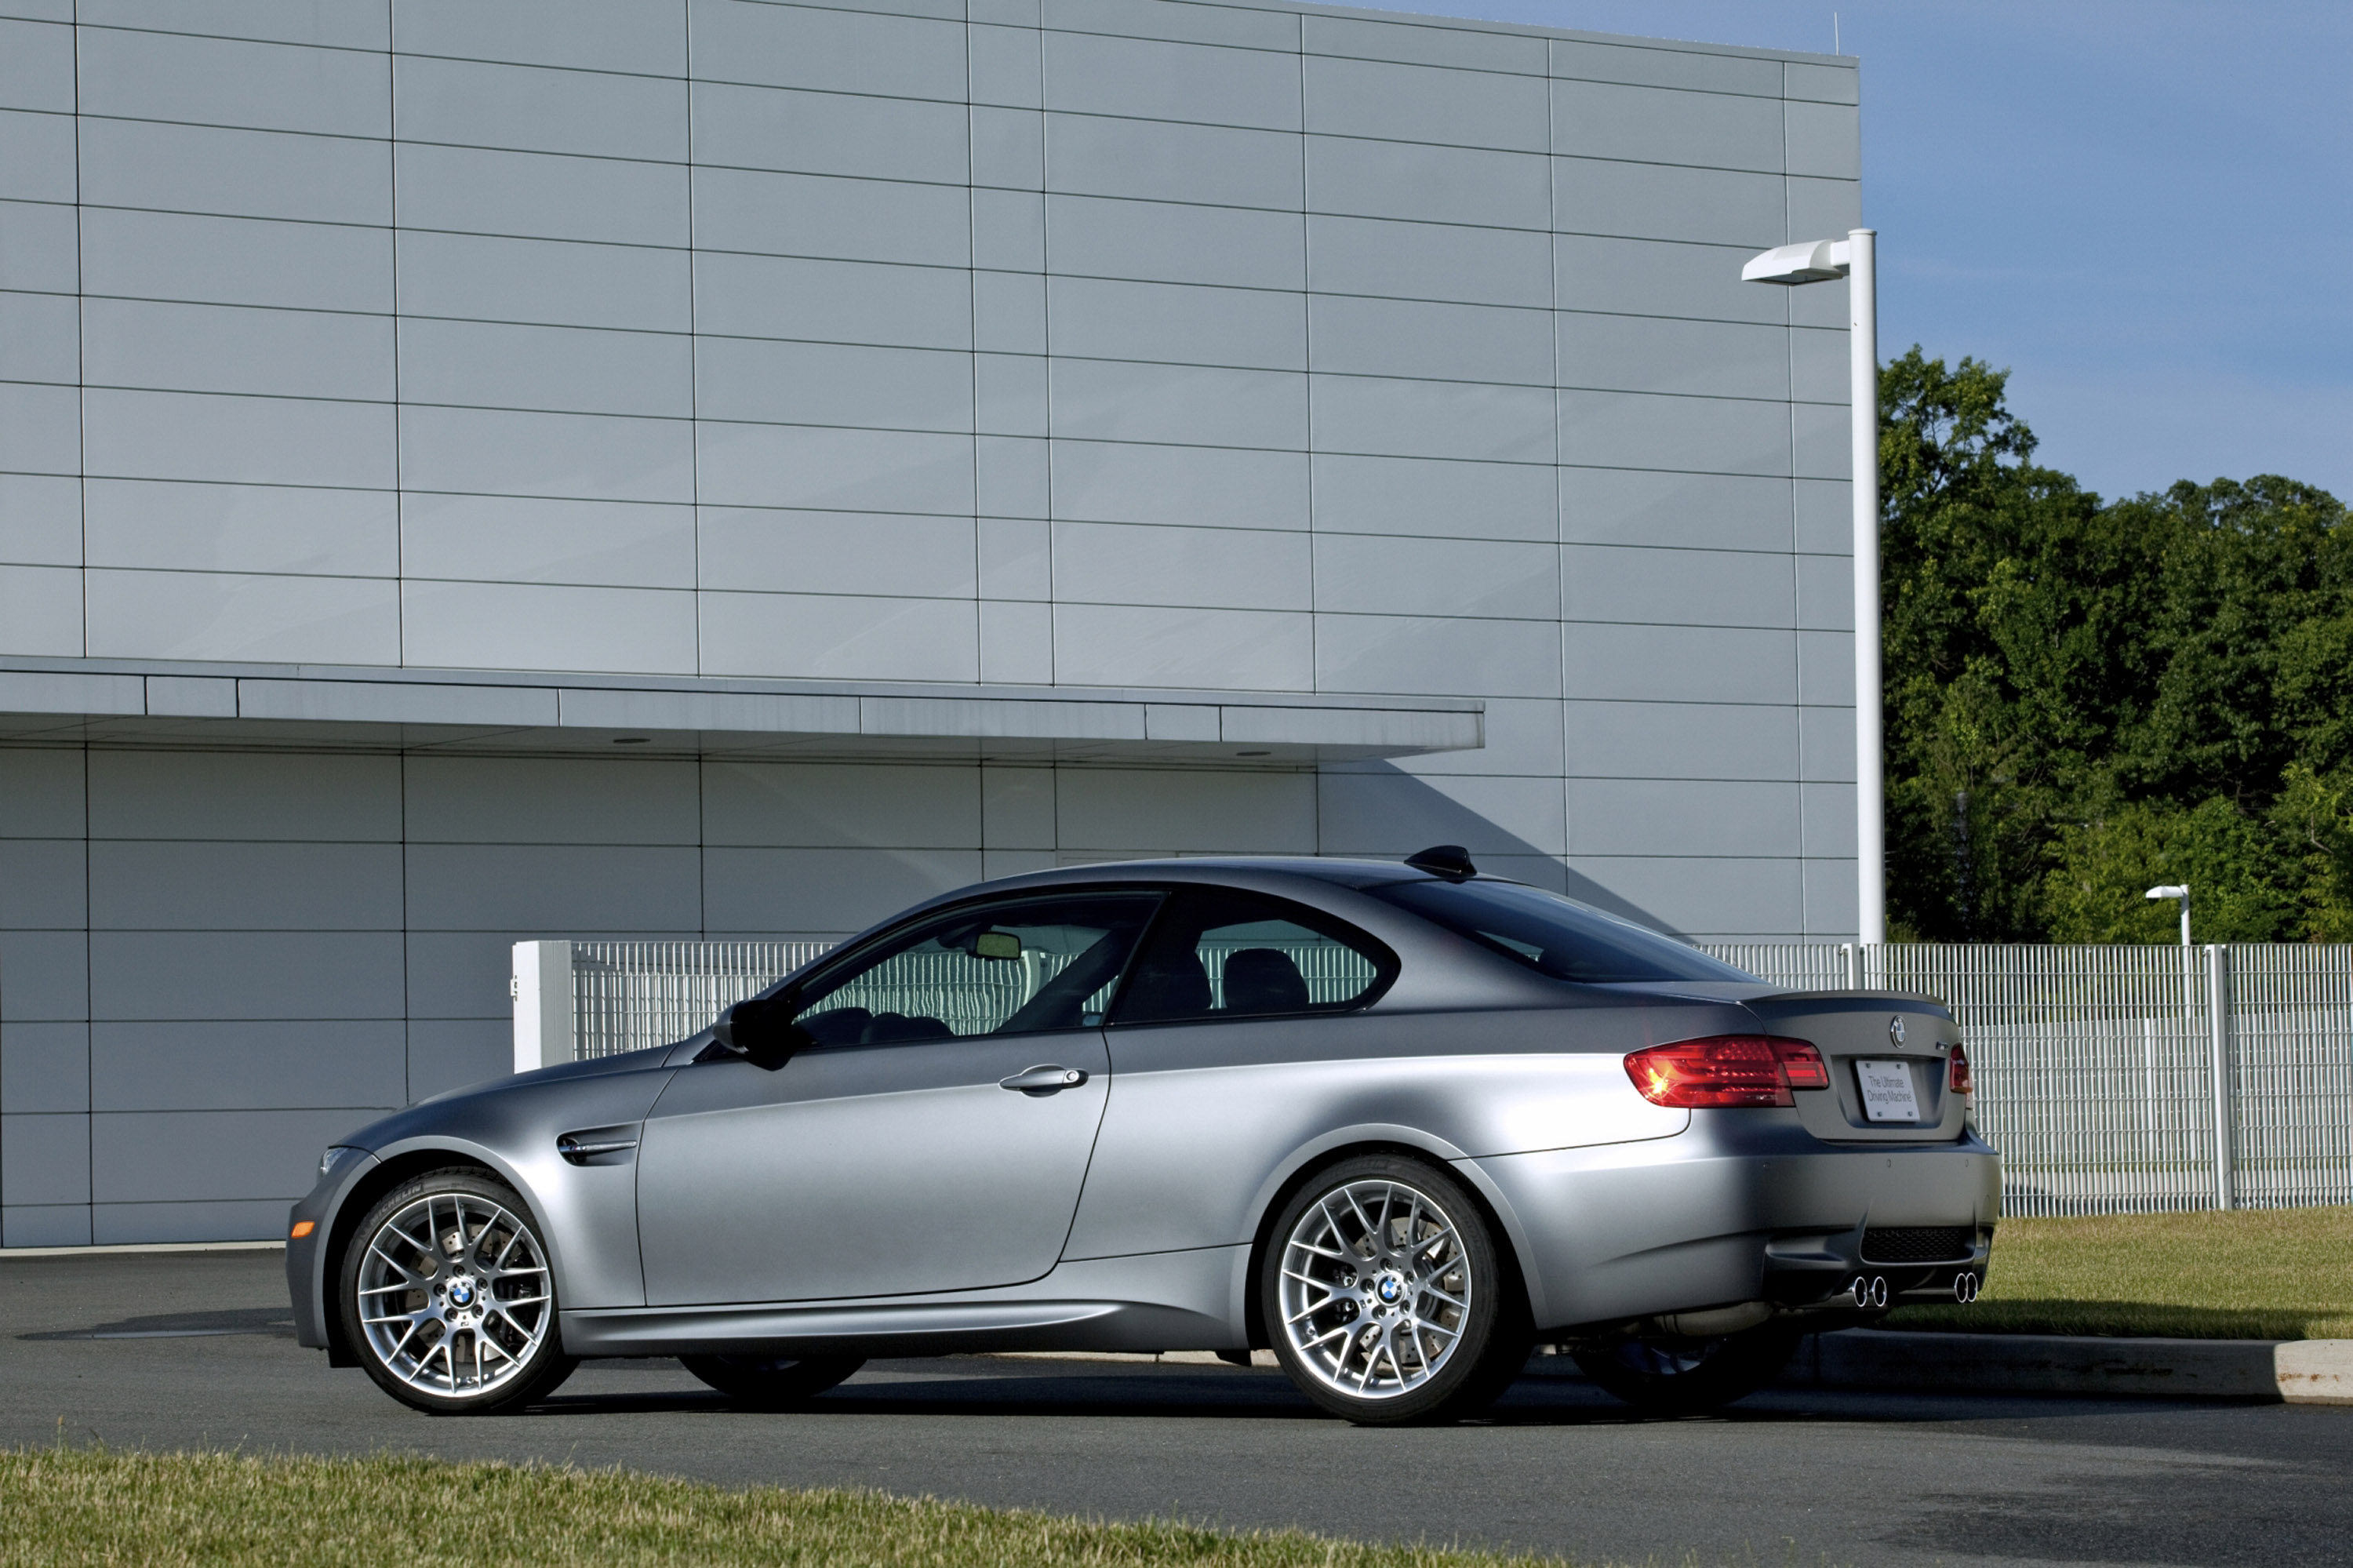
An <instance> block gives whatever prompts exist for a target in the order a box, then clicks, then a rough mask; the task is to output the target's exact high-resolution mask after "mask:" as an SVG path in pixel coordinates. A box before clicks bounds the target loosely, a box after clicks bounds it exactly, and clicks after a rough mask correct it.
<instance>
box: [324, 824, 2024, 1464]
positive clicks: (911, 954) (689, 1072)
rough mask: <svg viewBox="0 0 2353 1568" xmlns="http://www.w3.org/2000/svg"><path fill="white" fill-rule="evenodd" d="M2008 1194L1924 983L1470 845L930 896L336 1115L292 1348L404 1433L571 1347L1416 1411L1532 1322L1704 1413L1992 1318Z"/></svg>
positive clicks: (1067, 878)
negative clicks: (1055, 1354)
mask: <svg viewBox="0 0 2353 1568" xmlns="http://www.w3.org/2000/svg"><path fill="white" fill-rule="evenodd" d="M1904 1091H1908V1093H1909V1097H1908V1098H1906V1097H1905V1093H1904ZM1891 1107H1894V1108H1893V1109H1891ZM343 1150H355V1151H356V1152H352V1153H346V1152H343ZM1999 1191H2000V1176H1999V1169H1998V1161H1997V1158H1996V1156H1995V1154H1994V1152H1993V1150H1991V1149H1989V1147H1988V1146H1987V1145H1986V1144H1985V1143H1984V1142H1983V1141H1982V1140H1981V1139H1978V1136H1977V1134H1976V1131H1975V1129H1974V1128H1973V1127H1972V1126H1971V1120H1970V1109H1969V1103H1968V1064H1967V1058H1966V1056H1965V1054H1963V1052H1962V1049H1961V1046H1960V1042H1959V1037H1958V1034H1957V1032H1956V1030H1955V1028H1954V1025H1953V1022H1952V1019H1951V1017H1950V1015H1949V1014H1948V1013H1947V1012H1946V1011H1945V1009H1944V1008H1943V1007H1941V1006H1940V1005H1938V1004H1937V1003H1936V1002H1934V1001H1930V1000H1927V999H1926V998H1921V997H1914V996H1904V995H1897V994H1894V993H1885V992H1869V991H1820V992H1796V993H1792V992H1777V991H1775V990H1774V988H1772V987H1771V986H1769V985H1767V984H1765V983H1764V982H1762V981H1760V980H1757V979H1756V978H1755V977H1753V976H1750V975H1746V974H1744V973H1742V972H1741V971H1739V970H1737V969H1731V968H1729V967H1727V966H1725V965H1723V964H1720V963H1717V962H1715V960H1714V959H1709V958H1707V957H1705V956H1704V955H1703V954H1701V953H1700V952H1698V951H1697V950H1696V949H1694V948H1690V947H1688V946H1685V945H1684V944H1682V943H1680V942H1676V941H1673V940H1672V939H1670V938H1664V937H1662V936H1659V935H1658V934H1656V933H1654V932H1651V931H1649V930H1646V929H1644V928H1642V927H1639V926H1636V925H1633V924H1631V923H1630V922H1627V921H1624V920H1620V919H1618V918H1616V917H1614V916H1609V915H1606V914H1604V913H1602V912H1600V911H1599V910H1595V909H1592V908H1590V907H1588V906H1584V905H1580V904H1577V903H1574V902H1572V901H1570V900H1567V899H1565V898H1561V897H1558V896H1556V895H1552V894H1548V893H1544V892H1541V891H1539V890H1537V889H1535V888H1531V887H1526V886H1523V885H1518V884H1514V883H1510V882H1505V881H1502V880H1499V879H1496V878H1493V877H1487V876H1482V875H1479V874H1476V873H1475V871H1474V870H1473V868H1472V866H1471V864H1470V862H1469V859H1468V857H1467V856H1466V855H1464V854H1463V853H1462V852H1461V850H1459V849H1455V848H1451V847H1448V848H1443V849H1440V850H1435V851H1427V852H1424V853H1423V854H1421V855H1418V856H1416V857H1414V859H1413V860H1412V861H1410V862H1409V863H1405V864H1402V865H1400V864H1396V863H1388V862H1373V861H1341V860H1329V861H1327V860H1277V859H1237V860H1221V861H1208V860H1198V861H1180V862H1157V863H1129V864H1121V865H1108V866H1088V867H1082V868H1071V869H1068V870H1062V871H1055V872H1044V873H1037V874H1030V875H1027V876H1020V877H1014V878H1010V879H1008V880H1005V881H1002V882H997V883H991V884H986V885H981V886H978V887H974V888H968V889H965V890H963V891H961V892H958V893H955V894H950V895H944V896H943V897H941V898H937V899H934V900H932V901H930V902H929V903H927V904H924V905H922V906H917V907H916V908H915V909H913V910H911V911H909V912H908V913H907V914H905V915H903V916H898V917H896V918H894V919H892V920H891V921H888V922H886V923H884V924H883V925H882V926H881V927H876V928H875V929H874V930H873V931H871V932H869V933H867V934H866V935H864V936H861V937H859V938H853V939H852V940H850V941H849V942H847V943H845V944H843V945H842V946H841V947H840V948H837V949H836V950H835V951H834V952H832V953H830V954H828V956H827V957H825V958H824V959H819V960H818V962H816V963H814V964H812V965H810V966H809V967H808V968H807V969H804V970H802V971H801V972H799V973H797V974H795V975H792V976H789V977H787V978H786V980H782V981H780V982H778V983H777V984H776V985H775V986H772V987H770V988H769V989H768V990H767V991H764V992H763V993H761V995H759V996H758V997H755V998H752V999H749V1000H747V1001H744V1002H740V1003H738V1004H737V1005H736V1006H734V1007H733V1008H732V1009H730V1010H729V1011H728V1012H726V1013H725V1014H724V1015H723V1016H722V1017H721V1018H720V1019H719V1020H717V1021H715V1022H714V1023H713V1024H712V1027H711V1028H710V1029H709V1030H706V1031H705V1032H703V1033H701V1034H698V1035H696V1036H695V1037H694V1038H692V1039H690V1040H687V1041H683V1042H681V1043H680V1044H677V1045H673V1046H666V1047H662V1048H659V1049H656V1050H652V1051H640V1052H635V1053H631V1054H627V1055H620V1056H613V1057H608V1058H604V1059H600V1060H595V1061H587V1062H580V1063H575V1064H571V1065H565V1066H561V1067H554V1068H549V1069H546V1070H543V1071H541V1072H537V1073H530V1074H524V1075H520V1076H518V1077H515V1078H513V1079H510V1080H505V1081H501V1082H499V1083H496V1084H491V1085H487V1086H478V1087H476V1088H473V1089H470V1090H463V1091H459V1092H457V1093H455V1094H451V1095H446V1096H443V1097H439V1098H438V1099H436V1100H431V1101H427V1102H425V1103H424V1104H421V1105H417V1106H413V1107H409V1108H408V1109H406V1110H405V1111H402V1112H400V1113H398V1114H396V1115H395V1116H392V1117H388V1118H385V1119H383V1120H381V1121H379V1122H376V1123H375V1124H373V1125H372V1126H370V1127H367V1128H362V1129H360V1130H359V1131H358V1132H356V1133H354V1134H353V1135H352V1137H351V1138H349V1139H345V1140H344V1143H343V1145H342V1146H339V1149H338V1150H331V1151H330V1156H329V1160H327V1161H325V1162H322V1174H321V1179H320V1182H319V1185H318V1187H317V1189H316V1190H315V1191H313V1192H311V1195H310V1196H309V1197H307V1198H305V1199H304V1200H303V1201H302V1202H301V1203H300V1204H298V1205H297V1206H296V1209H295V1211H294V1215H293V1218H294V1220H295V1222H296V1223H297V1224H296V1229H297V1232H298V1234H299V1237H300V1239H297V1240H295V1241H293V1242H292V1243H290V1247H289V1251H288V1259H287V1268H288V1277H289V1281H290V1286H291V1288H292V1291H293V1295H294V1301H295V1308H296V1311H295V1317H296V1322H297V1326H298V1332H299V1334H300V1337H301V1340H302V1342H303V1343H304V1344H307V1345H311V1346H313V1347H318V1348H323V1349H325V1350H327V1351H329V1353H330V1357H331V1360H332V1361H334V1362H336V1363H337V1364H353V1363H356V1364H359V1365H361V1366H364V1368H366V1370H367V1371H368V1372H369V1373H370V1375H372V1376H373V1377H374V1378H375V1380H376V1382H377V1383H379V1384H381V1385H382V1386H383V1387H385V1389H386V1390H387V1391H388V1392H390V1393H393V1394H394V1395H395V1396H396V1397H397V1398H400V1399H403V1400H405V1401H406V1402H407V1403H409V1404H414V1405H417V1406H418V1407H419V1408H423V1409H428V1410H440V1411H459V1410H488V1409H500V1408H512V1407H514V1406H518V1405H521V1404H525V1403H528V1402H529V1401H530V1400H532V1399H533V1398H535V1397H538V1396H539V1395H541V1394H543V1393H546V1392H547V1391H548V1390H549V1389H551V1388H553V1387H554V1385H555V1383H557V1382H558V1381H560V1380H561V1378H562V1377H563V1376H564V1375H565V1373H566V1372H569V1370H570V1369H571V1367H572V1366H573V1365H574V1364H575V1362H576V1361H578V1360H580V1359H582V1358H587V1357H598V1356H624V1355H627V1356H641V1355H655V1354H661V1355H678V1356H680V1357H681V1358H682V1359H683V1360H684V1361H685V1362H686V1364H687V1365H688V1366H689V1367H690V1368H691V1369H692V1370H693V1371H694V1372H696V1373H697V1374H698V1375H699V1376H701V1377H702V1378H703V1379H704V1380H705V1381H706V1382H708V1383H711V1384H712V1385H713V1386H714V1387H717V1388H719V1389H720V1390H722V1391H723V1392H724V1393H727V1394H728V1395H729V1396H730V1397H732V1398H733V1399H736V1400H739V1401H742V1402H744V1403H748V1404H788V1403H791V1402H794V1401H797V1400H805V1399H807V1398H809V1397H811V1396H812V1395H814V1394H816V1393H819V1392H822V1391H823V1390H824V1389H825V1388H827V1387H829V1386H831V1385H832V1384H833V1383H837V1382H839V1380H840V1379H841V1378H842V1377H845V1376H847V1375H849V1372H852V1371H854V1370H855V1369H856V1367H857V1366H858V1364H859V1363H860V1361H861V1360H862V1359H863V1358H865V1357H868V1356H872V1355H877V1354H891V1355H920V1354H938V1353H948V1352H959V1351H992V1350H1120V1351H1166V1350H1181V1349H1201V1350H1211V1351H1221V1352H1225V1353H1227V1354H1229V1356H1232V1357H1235V1358H1240V1357H1241V1356H1243V1355H1244V1353H1245V1352H1247V1351H1249V1350H1250V1349H1252V1348H1271V1350H1272V1351H1274V1353H1275V1355H1276V1357H1277V1358H1278V1360H1279V1361H1281V1363H1282V1366H1283V1368H1284V1370H1285V1371H1286V1372H1288V1373H1289V1374H1290V1376H1291V1377H1292V1379H1293V1381H1294V1382H1295V1383H1297V1384H1298V1385H1299V1387H1300V1388H1301V1389H1302V1390H1303V1392H1304V1393H1306V1394H1307V1395H1308V1396H1309V1397H1310V1398H1312V1399H1314V1401H1316V1402H1317V1403H1318V1404H1321V1405H1323V1406H1324V1408H1326V1409H1327V1410H1330V1411H1333V1412H1335V1413H1336V1414H1342V1415H1345V1416H1347V1417H1348V1418H1350V1419H1353V1420H1357V1421H1364V1422H1381V1423H1388V1422H1402V1421H1427V1420H1436V1419H1445V1418H1449V1417H1452V1416H1456V1415H1460V1414H1464V1413H1467V1412H1469V1411H1472V1410H1475V1409H1477V1408H1478V1407H1479V1406H1480V1405H1482V1404H1484V1403H1485V1402H1487V1401H1489V1400H1491V1399H1492V1398H1493V1396H1494V1395H1495V1394H1496V1393H1498V1392H1500V1391H1501V1390H1502V1389H1503V1388H1504V1386H1506V1385H1507V1384H1508V1383H1509V1382H1510V1381H1511V1379H1512V1377H1513V1376H1514V1374H1515V1373H1516V1372H1517V1371H1518V1369H1519V1366H1520V1364H1521V1362H1522V1361H1524V1360H1525V1356H1526V1353H1527V1350H1528V1347H1529V1345H1530V1344H1531V1342H1533V1341H1534V1340H1535V1339H1536V1337H1538V1336H1539V1335H1541V1336H1542V1337H1543V1338H1544V1339H1546V1340H1557V1341H1566V1342H1567V1343H1569V1344H1570V1345H1571V1347H1572V1348H1573V1350H1574V1352H1575V1353H1576V1354H1577V1357H1578V1359H1579V1361H1581V1362H1582V1363H1583V1364H1584V1365H1585V1366H1586V1368H1587V1369H1588V1372H1591V1374H1592V1375H1593V1376H1594V1377H1595V1378H1596V1379H1597V1380H1598V1381H1599V1382H1600V1383H1602V1384H1603V1385H1604V1386H1606V1387H1608V1388H1609V1389H1610V1390H1611V1391H1612V1392H1614V1393H1619V1394H1620V1395H1621V1396H1622V1397H1625V1398H1627V1399H1629V1400H1630V1401H1633V1402H1635V1403H1637V1404H1642V1405H1645V1406H1649V1407H1652V1408H1659V1409H1694V1408H1703V1407H1705V1406H1708V1405H1711V1404H1720V1403H1722V1402H1724V1401H1725V1400H1728V1399H1733V1398H1736V1397H1738V1396H1739V1395H1740V1394H1742V1393H1746V1392H1748V1390H1749V1389H1751V1388H1753V1387H1755V1386H1757V1383H1760V1382H1761V1381H1763V1380H1764V1379H1765V1378H1767V1377H1769V1376H1770V1375H1771V1373H1772V1372H1774V1371H1775V1370H1776V1369H1777V1368H1778V1365H1779V1364H1780V1362H1781V1361H1783V1360H1784V1359H1786V1357H1787V1355H1788V1351H1789V1349H1790V1347H1791V1346H1792V1345H1793V1344H1794V1342H1795V1337H1796V1335H1797V1334H1798V1333H1799V1332H1800V1331H1802V1330H1807V1329H1812V1328H1820V1327H1830V1326H1837V1325H1839V1324H1843V1323H1852V1322H1858V1321H1863V1320H1867V1319H1869V1318H1870V1317H1871V1316H1872V1315H1873V1314H1874V1313H1876V1312H1878V1311H1882V1310H1883V1309H1885V1308H1887V1307H1888V1306H1889V1305H1891V1304H1893V1303H1894V1302H1896V1301H1899V1300H1904V1299H1928V1298H1941V1299H1946V1300H1951V1299H1955V1298H1959V1299H1969V1298H1974V1295H1975V1293H1976V1289H1977V1287H1978V1283H1979V1282H1980V1281H1981V1279H1982V1277H1983V1276H1984V1272H1985V1268H1986V1265H1987V1260H1988V1256H1989V1249H1990V1246H1991V1242H1992V1231H1993V1224H1994V1221H1995V1218H1996V1213H1997V1201H1998V1194H1999ZM306 1224H307V1225H308V1226H309V1227H310V1228H308V1229H307V1230H306V1229H304V1228H303V1227H304V1226H305V1225H306Z"/></svg>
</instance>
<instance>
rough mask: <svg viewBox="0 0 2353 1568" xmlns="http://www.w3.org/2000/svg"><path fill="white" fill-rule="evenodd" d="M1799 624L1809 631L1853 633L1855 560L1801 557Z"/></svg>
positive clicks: (1847, 558) (1799, 563) (1798, 562)
mask: <svg viewBox="0 0 2353 1568" xmlns="http://www.w3.org/2000/svg"><path fill="white" fill-rule="evenodd" d="M1796 565H1797V568H1798V624H1799V626H1800V627H1802V628H1804V629H1805V630H1808V631H1852V630H1854V559H1853V557H1852V556H1798V557H1797V561H1796Z"/></svg>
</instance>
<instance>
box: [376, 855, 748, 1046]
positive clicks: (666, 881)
mask: <svg viewBox="0 0 2353 1568" xmlns="http://www.w3.org/2000/svg"><path fill="white" fill-rule="evenodd" d="M701 883H702V878H701V874H700V872H699V869H698V866H697V852H696V851H695V850H694V849H693V848H691V846H689V847H678V848H662V847H656V846H649V845H632V844H600V845H595V846H587V845H577V844H565V845H540V844H512V843H509V844H411V845H410V846H409V849H408V906H409V919H410V920H411V921H412V922H413V923H415V924H416V925H417V926H420V927H430V928H434V929H438V930H444V931H461V930H475V931H507V930H546V931H565V932H573V933H576V934H578V935H580V936H584V937H588V936H601V935H613V936H622V935H644V936H654V935H659V934H673V935H691V934H692V933H693V932H694V931H696V930H697V929H699V928H700V927H701V926H702V887H701ZM393 1016H398V1015H397V1013H395V1014H394V1015H393Z"/></svg>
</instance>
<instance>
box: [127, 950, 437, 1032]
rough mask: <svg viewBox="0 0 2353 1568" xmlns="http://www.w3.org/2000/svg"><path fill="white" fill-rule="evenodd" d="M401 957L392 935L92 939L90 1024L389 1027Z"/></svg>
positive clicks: (396, 1004)
mask: <svg viewBox="0 0 2353 1568" xmlns="http://www.w3.org/2000/svg"><path fill="white" fill-rule="evenodd" d="M400 950H401V938H400V933H398V932H397V931H388V932H362V931H100V932H95V933H93V934H92V935H91V937H90V1016H91V1018H92V1020H93V1021H103V1020H110V1019H122V1020H133V1021H136V1020H154V1021H159V1022H166V1021H170V1020H174V1019H207V1018H209V1019H221V1020H227V1021H234V1020H238V1019H268V1018H285V1019H343V1018H381V1019H397V1018H398V1017H400V1016H401V1002H402V999H401V985H400Z"/></svg>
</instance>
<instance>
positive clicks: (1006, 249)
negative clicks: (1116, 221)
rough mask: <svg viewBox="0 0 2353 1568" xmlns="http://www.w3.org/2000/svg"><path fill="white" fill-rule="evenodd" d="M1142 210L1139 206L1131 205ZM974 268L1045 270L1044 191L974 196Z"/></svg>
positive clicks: (991, 193) (1000, 192)
mask: <svg viewBox="0 0 2353 1568" xmlns="http://www.w3.org/2000/svg"><path fill="white" fill-rule="evenodd" d="M1127 205H1128V206H1131V207H1134V206H1139V205H1141V204H1139V203H1134V202H1131V203H1128V204H1127ZM972 264H973V265H974V266H976V267H997V268H1003V269H1005V270H1009V271H1028V272H1042V271H1044V270H1046V197H1045V193H1043V192H1042V191H990V190H977V189H976V190H975V191H974V192H973V193H972Z"/></svg>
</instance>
